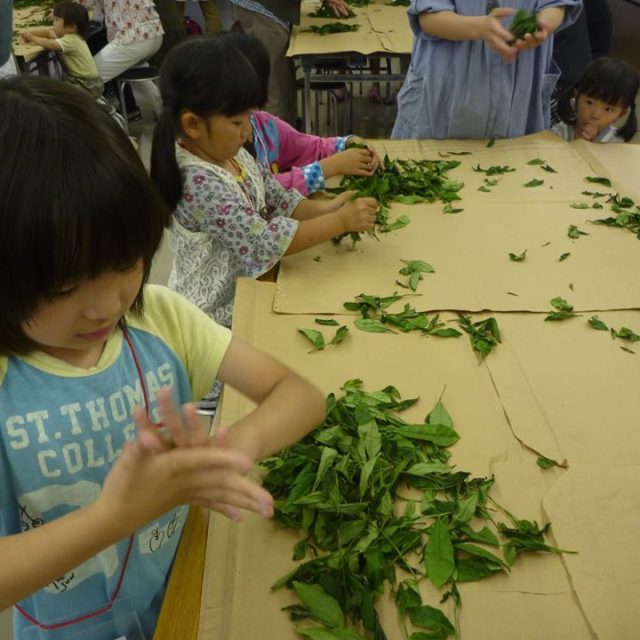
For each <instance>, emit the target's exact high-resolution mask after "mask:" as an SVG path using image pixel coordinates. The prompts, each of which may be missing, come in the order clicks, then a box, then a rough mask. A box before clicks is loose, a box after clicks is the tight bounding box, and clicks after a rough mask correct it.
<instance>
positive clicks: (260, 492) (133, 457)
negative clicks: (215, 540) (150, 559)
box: [0, 391, 317, 609]
mask: <svg viewBox="0 0 640 640" xmlns="http://www.w3.org/2000/svg"><path fill="white" fill-rule="evenodd" d="M163 393H164V399H163V400H162V401H161V406H163V407H164V409H163V412H162V415H163V421H164V424H165V426H167V428H168V429H169V430H170V432H171V435H172V437H173V439H174V440H176V439H178V438H179V437H180V434H181V433H182V432H183V429H182V426H181V421H180V420H179V419H176V416H175V412H173V413H172V414H170V413H168V412H167V410H166V407H167V406H168V404H170V402H171V400H170V392H168V391H167V392H163ZM160 395H161V394H159V398H160ZM307 400H309V398H307ZM316 415H317V414H316ZM184 416H185V422H186V424H187V431H188V432H189V434H190V442H189V444H187V445H186V446H182V447H180V448H174V449H171V450H166V448H165V447H164V446H163V445H162V444H161V443H159V440H158V436H157V435H156V434H155V432H154V431H153V427H151V426H150V425H149V424H148V420H147V419H146V417H145V414H144V410H143V409H142V408H141V407H138V408H137V409H136V411H135V413H134V417H135V420H136V422H137V424H138V429H139V432H138V440H137V441H136V442H133V443H129V444H127V445H126V446H125V448H124V450H123V452H122V454H121V455H120V457H119V458H118V460H117V461H116V463H115V465H114V466H113V468H112V470H111V472H110V473H109V475H108V476H107V479H106V481H105V484H104V487H103V489H102V492H101V493H100V495H99V496H98V498H97V499H96V500H95V501H94V502H93V503H91V504H89V505H88V506H86V507H83V508H81V509H78V510H77V511H74V512H73V513H70V514H69V515H66V516H63V517H61V518H58V519H56V520H53V521H51V522H48V523H46V524H44V525H42V526H39V527H36V528H33V529H30V530H29V531H26V532H24V533H18V534H15V535H10V536H6V537H3V538H0V563H2V567H3V569H2V571H1V572H0V609H5V608H6V607H8V606H11V605H12V604H14V603H15V602H18V601H19V600H21V599H22V598H24V597H25V596H27V595H29V594H30V593H33V592H34V591H37V590H39V589H41V588H42V587H44V586H45V585H47V584H48V583H49V582H51V581H52V580H54V579H56V578H57V577H59V576H61V575H63V574H65V573H67V572H69V571H71V570H72V569H73V568H75V567H77V566H78V565H80V564H81V563H83V562H85V561H86V560H88V559H89V558H91V557H93V556H94V555H96V553H98V552H100V551H101V550H103V549H106V548H107V547H109V546H110V545H112V544H114V543H115V542H118V541H119V540H122V539H124V538H126V537H127V536H129V535H131V534H132V533H133V532H135V531H136V530H137V529H139V528H140V527H142V526H143V525H145V524H147V523H149V522H152V521H153V520H154V519H156V518H157V517H159V516H160V515H162V514H163V513H166V512H167V511H169V510H171V509H172V508H174V507H176V506H178V505H181V504H195V505H201V506H204V507H207V508H218V506H221V505H222V507H221V508H220V510H221V511H223V512H225V513H232V510H233V509H235V508H242V509H250V510H252V511H255V512H256V513H260V514H261V515H264V516H270V515H271V514H272V513H273V508H272V504H273V501H272V499H271V496H270V495H269V494H268V492H266V491H265V490H264V489H262V488H261V487H259V486H258V485H257V484H256V483H254V482H252V481H250V480H248V479H247V478H245V477H244V475H245V474H246V473H247V472H248V471H249V469H250V468H251V460H249V459H248V458H247V456H246V455H244V454H243V453H241V452H239V451H235V450H233V449H230V448H225V447H210V446H197V445H198V444H199V443H202V442H203V441H204V442H207V436H206V433H205V432H204V429H203V428H202V426H201V425H200V423H199V419H198V416H197V413H196V410H195V407H193V405H186V408H185V411H184ZM183 437H184V436H183Z"/></svg>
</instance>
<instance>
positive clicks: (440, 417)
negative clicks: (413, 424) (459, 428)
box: [426, 400, 453, 429]
mask: <svg viewBox="0 0 640 640" xmlns="http://www.w3.org/2000/svg"><path fill="white" fill-rule="evenodd" d="M426 422H427V424H441V425H444V426H445V427H449V428H450V429H453V420H452V419H451V416H450V415H449V412H448V411H447V410H446V409H445V408H444V405H443V404H442V401H441V400H438V402H436V405H435V407H433V409H431V411H429V413H428V414H427V419H426Z"/></svg>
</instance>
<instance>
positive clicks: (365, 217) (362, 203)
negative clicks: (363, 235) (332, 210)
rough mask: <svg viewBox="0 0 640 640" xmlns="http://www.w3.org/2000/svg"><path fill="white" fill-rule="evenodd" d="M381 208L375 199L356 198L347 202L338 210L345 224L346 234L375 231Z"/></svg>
mask: <svg viewBox="0 0 640 640" xmlns="http://www.w3.org/2000/svg"><path fill="white" fill-rule="evenodd" d="M379 208H380V205H379V204H378V202H377V200H376V199H375V198H356V199H355V200H351V201H350V202H346V203H345V204H344V205H343V206H342V207H341V208H340V209H339V210H338V213H339V214H340V217H341V219H342V222H343V224H344V232H345V233H347V232H349V231H359V232H361V231H370V230H371V229H373V225H374V224H375V221H376V214H377V213H378V209H379Z"/></svg>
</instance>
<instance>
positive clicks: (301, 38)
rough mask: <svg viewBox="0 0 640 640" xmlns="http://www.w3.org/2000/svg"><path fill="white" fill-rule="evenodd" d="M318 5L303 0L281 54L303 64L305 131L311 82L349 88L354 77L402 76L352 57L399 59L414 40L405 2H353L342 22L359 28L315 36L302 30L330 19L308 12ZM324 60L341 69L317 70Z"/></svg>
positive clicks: (381, 78)
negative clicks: (349, 14) (397, 4)
mask: <svg viewBox="0 0 640 640" xmlns="http://www.w3.org/2000/svg"><path fill="white" fill-rule="evenodd" d="M318 6H319V5H318V3H311V2H303V4H302V19H301V23H300V25H299V26H295V27H294V28H293V32H292V34H291V40H290V43H289V49H288V51H287V54H286V55H287V56H288V57H292V58H296V59H297V60H299V61H300V64H301V66H302V71H303V74H304V89H303V91H304V94H303V103H304V127H305V131H307V132H310V131H311V84H312V83H320V84H322V83H326V84H330V83H336V82H338V83H347V84H349V85H350V87H351V92H352V93H353V88H352V85H353V83H356V82H360V83H362V82H378V81H381V82H390V81H398V82H402V81H403V80H404V74H403V73H391V72H389V73H385V74H380V73H378V74H370V73H365V70H364V66H363V65H362V64H357V65H356V64H354V60H355V59H357V58H358V57H362V56H366V57H367V58H368V59H372V58H374V59H376V58H377V59H383V58H389V59H400V60H403V61H404V60H407V59H408V57H409V56H410V54H411V46H412V42H413V34H412V33H411V29H410V28H409V20H408V18H407V15H406V7H395V6H389V4H388V3H386V2H384V1H383V0H374V1H373V2H372V3H371V4H370V5H368V6H366V7H355V8H354V9H353V11H354V12H355V14H356V17H355V18H353V19H348V20H344V24H358V25H359V26H360V29H359V30H358V31H357V32H347V33H335V34H329V35H326V36H319V35H317V34H314V33H310V32H308V31H306V30H308V28H309V26H310V25H312V24H315V25H321V24H324V23H327V22H331V21H332V19H329V18H310V17H309V15H308V14H309V13H311V12H312V11H314V10H315V9H317V8H318ZM336 20H338V19H337V18H336ZM334 21H335V20H334ZM327 60H331V61H337V62H338V63H339V64H340V65H344V68H345V71H344V72H339V73H322V72H321V69H322V65H323V63H324V62H326V61H327ZM389 71H390V70H389ZM316 127H317V123H316ZM345 133H350V132H349V131H347V132H345Z"/></svg>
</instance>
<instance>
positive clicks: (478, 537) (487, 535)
mask: <svg viewBox="0 0 640 640" xmlns="http://www.w3.org/2000/svg"><path fill="white" fill-rule="evenodd" d="M460 530H461V531H462V532H463V533H464V534H465V535H466V536H468V537H469V539H470V540H473V541H474V542H482V543H484V544H489V545H492V546H494V547H498V546H500V543H499V542H498V538H496V535H495V534H494V533H493V531H491V529H489V528H488V527H483V528H482V529H481V530H480V531H475V530H474V529H472V528H471V527H470V526H469V525H465V526H463V527H460Z"/></svg>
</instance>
